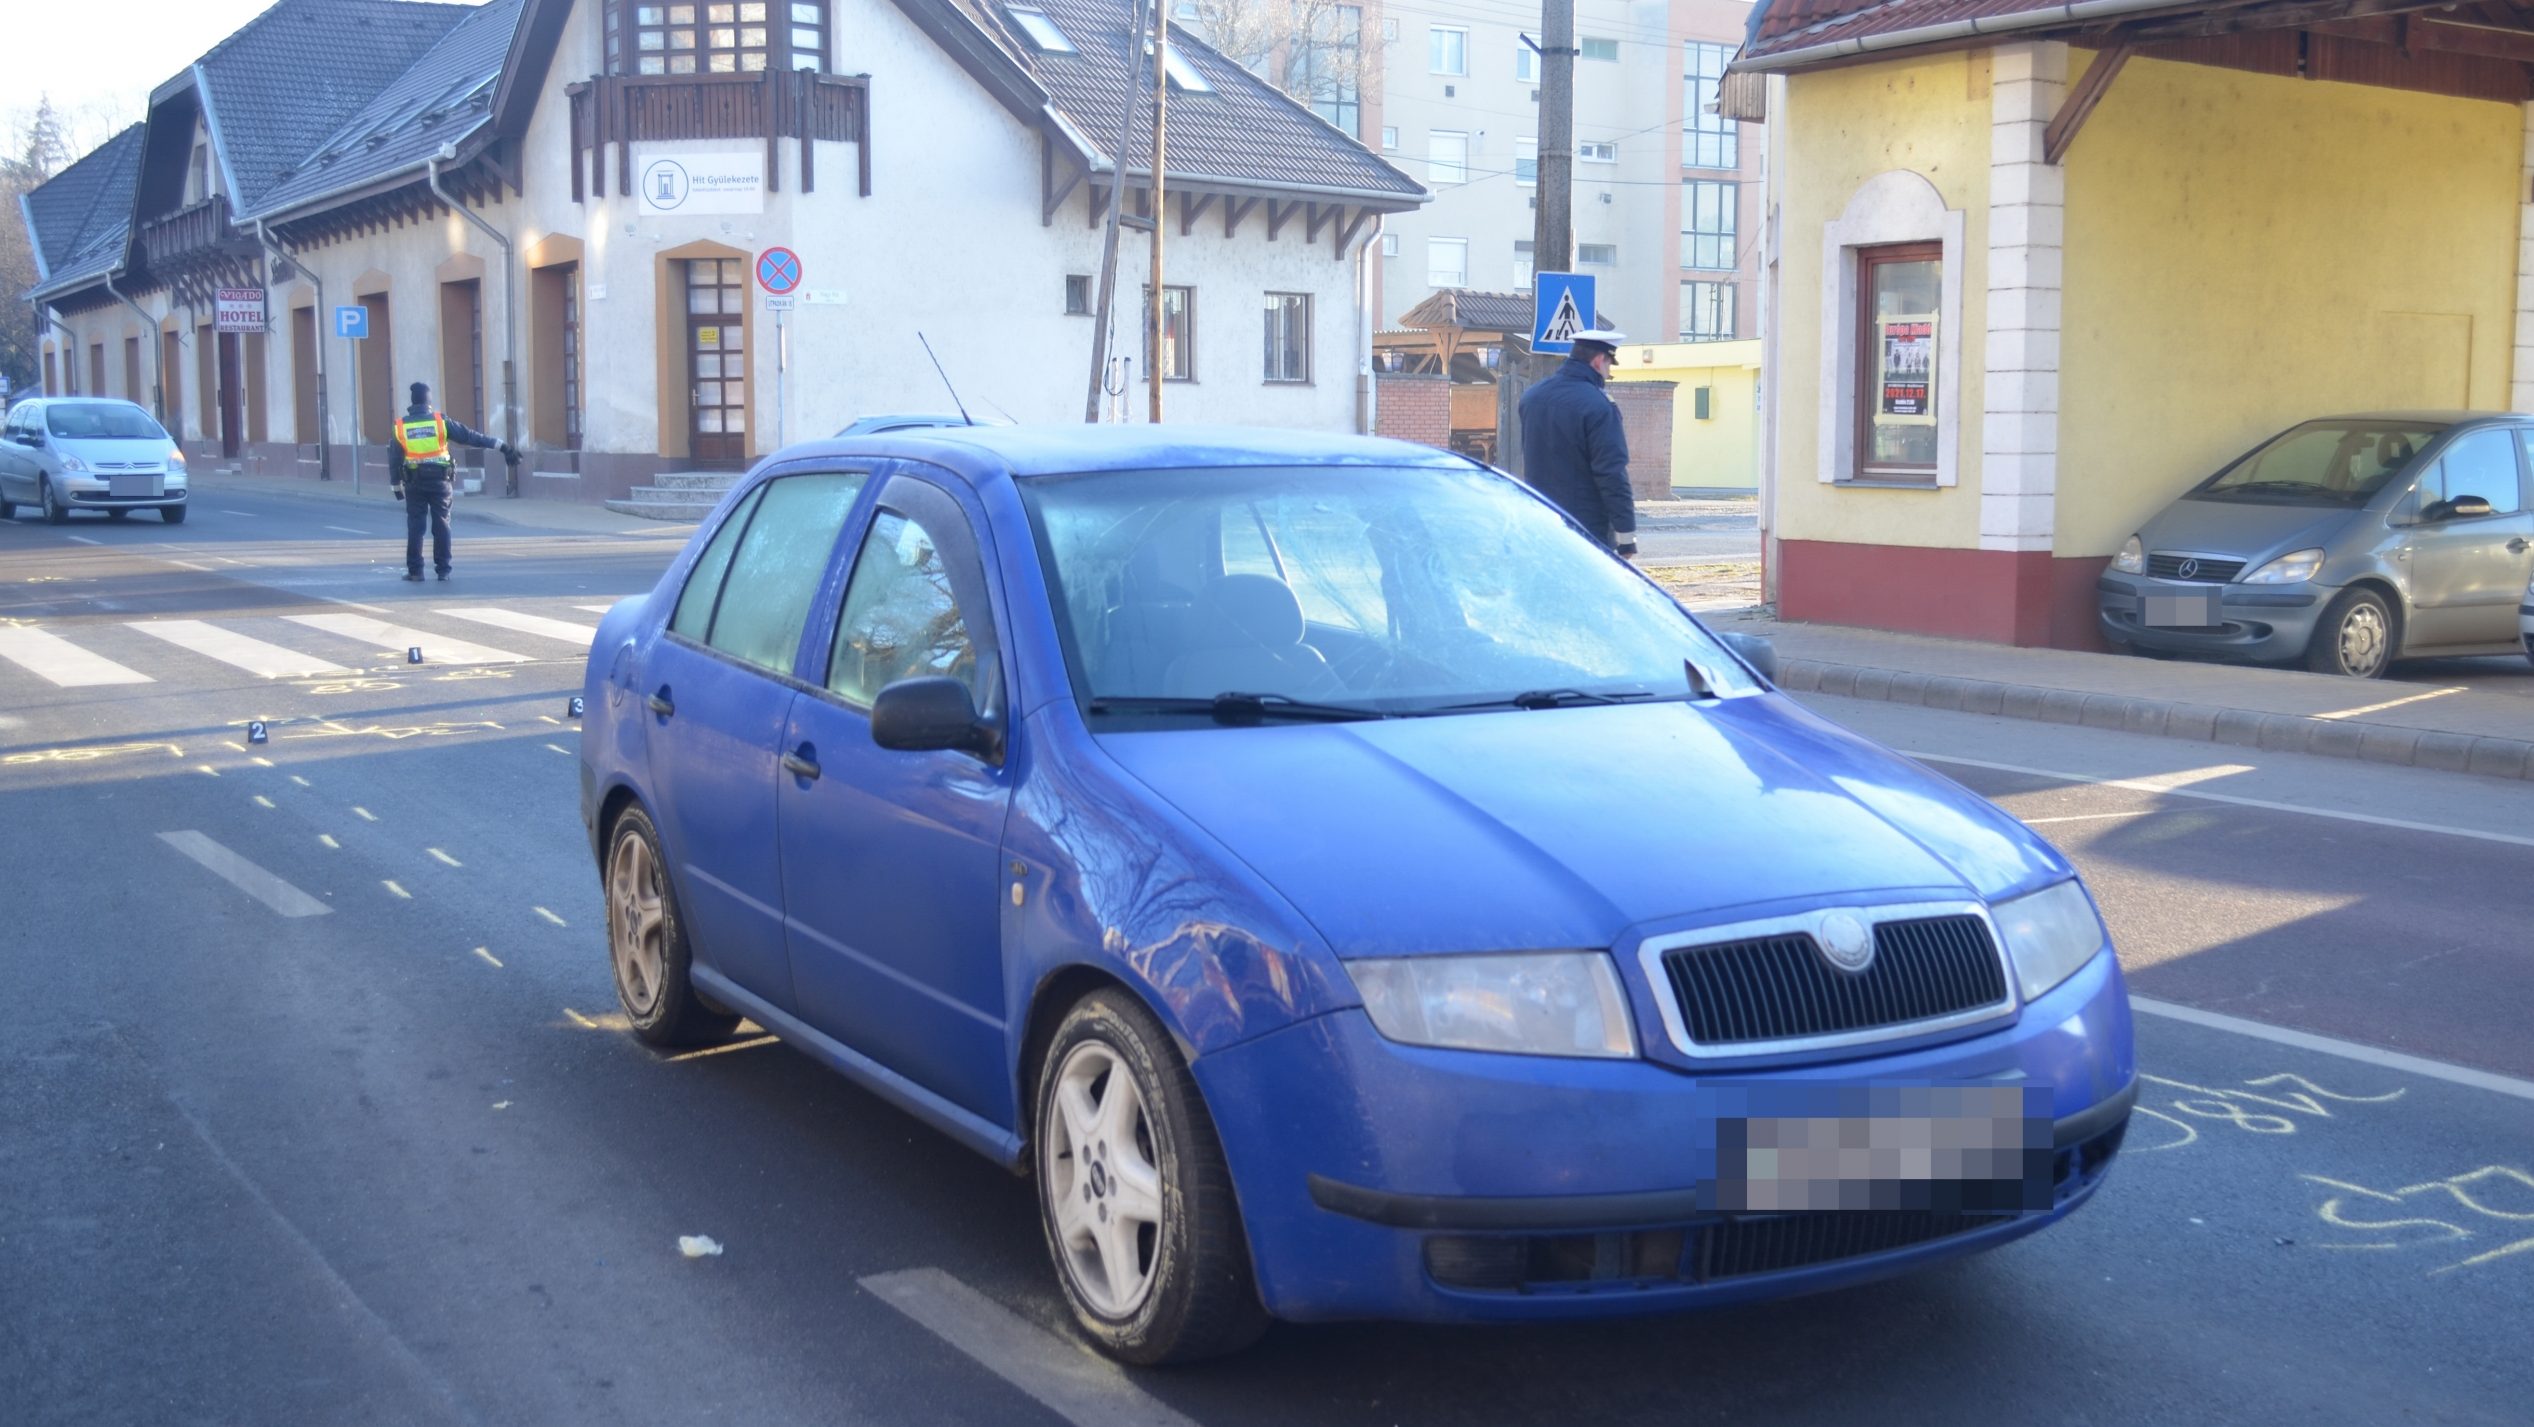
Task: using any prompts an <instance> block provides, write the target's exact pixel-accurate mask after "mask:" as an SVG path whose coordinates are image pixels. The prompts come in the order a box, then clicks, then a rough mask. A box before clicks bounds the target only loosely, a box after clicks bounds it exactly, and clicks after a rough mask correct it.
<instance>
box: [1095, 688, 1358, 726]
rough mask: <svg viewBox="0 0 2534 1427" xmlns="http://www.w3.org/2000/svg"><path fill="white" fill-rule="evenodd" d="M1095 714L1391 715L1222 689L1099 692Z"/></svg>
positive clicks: (1307, 719)
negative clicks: (1201, 694)
mask: <svg viewBox="0 0 2534 1427" xmlns="http://www.w3.org/2000/svg"><path fill="white" fill-rule="evenodd" d="M1088 708H1089V710H1090V711H1091V712H1092V713H1095V714H1130V713H1157V714H1178V713H1184V714H1205V715H1207V716H1209V717H1211V718H1212V719H1213V720H1214V721H1215V722H1216V723H1233V724H1243V723H1265V722H1267V721H1268V720H1270V719H1292V720H1296V721H1299V722H1304V723H1350V722H1353V721H1355V720H1358V719H1372V718H1391V717H1394V715H1392V714H1390V713H1388V712H1386V711H1384V710H1381V709H1370V708H1363V707H1359V706H1357V705H1354V704H1315V703H1312V702H1310V701H1309V700H1307V699H1294V698H1287V697H1286V696H1285V695H1283V694H1249V693H1242V692H1240V691H1238V690H1226V691H1225V692H1223V693H1220V694H1216V695H1215V696H1214V697H1213V698H1210V699H1174V698H1163V697H1160V696H1157V695H1143V694H1134V695H1126V696H1103V697H1100V698H1095V699H1093V700H1092V701H1091V702H1090V704H1089V705H1088Z"/></svg>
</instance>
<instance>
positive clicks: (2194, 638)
mask: <svg viewBox="0 0 2534 1427" xmlns="http://www.w3.org/2000/svg"><path fill="white" fill-rule="evenodd" d="M2211 590H2214V591H2216V592H2217V602H2218V612H2217V623H2215V624H2212V625H2209V626H2207V627H2206V628H2178V629H2176V628H2160V627H2157V626H2154V625H2150V624H2148V623H2146V622H2145V620H2144V619H2143V617H2142V616H2143V614H2144V611H2145V607H2146V597H2147V596H2149V595H2199V594H2206V593H2208V592H2209V591H2211ZM2094 593H2095V599H2096V601H2097V604H2098V606H2099V608H2100V611H2101V622H2102V630H2103V637H2104V638H2105V639H2107V640H2110V641H2111V642H2113V643H2115V644H2128V645H2133V646H2135V647H2137V648H2140V649H2153V650H2157V651H2159V652H2162V653H2168V654H2206V655H2211V656H2215V657H2219V658H2232V659H2251V660H2258V661H2262V662H2286V661H2289V660H2295V659H2302V658H2304V657H2305V650H2306V647H2307V646H2308V645H2309V644H2311V643H2312V642H2313V639H2314V626H2315V625H2316V624H2317V623H2318V622H2319V621H2320V620H2321V619H2322V617H2323V611H2324V609H2325V608H2327V607H2328V606H2329V605H2330V604H2331V601H2332V597H2333V596H2334V595H2336V594H2338V593H2340V591H2338V590H2337V589H2333V588H2329V587H2326V586H2322V585H2315V584H2302V585H2276V586H2266V587H2265V586H2248V585H2208V584H2199V583H2192V582H2188V581H2183V580H2159V579H2156V578H2154V577H2152V576H2147V575H2123V574H2117V573H2113V574H2105V575H2103V576H2101V577H2100V578H2098V579H2097V580H2096V581H2095V582H2094Z"/></svg>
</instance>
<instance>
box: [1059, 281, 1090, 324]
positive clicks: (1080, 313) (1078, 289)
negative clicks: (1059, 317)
mask: <svg viewBox="0 0 2534 1427" xmlns="http://www.w3.org/2000/svg"><path fill="white" fill-rule="evenodd" d="M1065 315H1066V316H1067V317H1088V316H1090V315H1091V279H1090V276H1089V275H1088V274H1084V273H1067V274H1066V275H1065Z"/></svg>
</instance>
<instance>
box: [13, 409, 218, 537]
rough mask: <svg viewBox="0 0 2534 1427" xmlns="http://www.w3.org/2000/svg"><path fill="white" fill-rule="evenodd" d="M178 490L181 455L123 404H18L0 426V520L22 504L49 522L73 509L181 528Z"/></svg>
mask: <svg viewBox="0 0 2534 1427" xmlns="http://www.w3.org/2000/svg"><path fill="white" fill-rule="evenodd" d="M186 485H187V482H186V479H185V453H184V452H183V451H181V450H178V449H177V447H176V443H175V442H174V441H172V440H170V439H169V438H168V435H167V431H166V429H165V428H164V427H162V426H160V425H159V424H158V419H157V418H156V417H153V416H151V415H150V414H149V412H148V411H147V410H146V409H144V408H142V407H139V406H135V405H134V404H132V403H131V402H128V401H117V400H113V399H111V398H106V397H52V398H47V399H44V400H40V401H22V402H19V403H18V404H17V405H15V406H12V407H10V408H9V419H8V423H7V425H6V426H0V520H6V519H9V518H10V517H11V516H14V515H16V514H17V508H18V507H19V506H22V505H26V506H33V507H35V508H36V509H38V510H41V511H43V512H44V518H45V519H46V520H47V521H50V522H51V523H53V524H55V525H60V524H62V523H63V522H64V521H67V520H69V519H70V513H71V512H72V511H74V510H102V511H104V512H105V513H106V514H107V515H108V516H110V517H112V518H114V519H116V520H121V519H123V518H124V517H125V516H128V515H130V514H131V513H132V512H134V511H136V510H155V511H157V512H158V518H159V519H161V520H164V521H166V522H167V523H168V524H170V525H182V524H183V523H184V521H185V496H186V493H187V492H186Z"/></svg>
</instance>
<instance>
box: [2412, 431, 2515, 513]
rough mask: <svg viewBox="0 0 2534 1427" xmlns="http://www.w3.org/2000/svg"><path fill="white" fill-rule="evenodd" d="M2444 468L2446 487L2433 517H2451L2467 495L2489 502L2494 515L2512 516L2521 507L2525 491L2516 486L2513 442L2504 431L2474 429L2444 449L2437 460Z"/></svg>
mask: <svg viewBox="0 0 2534 1427" xmlns="http://www.w3.org/2000/svg"><path fill="white" fill-rule="evenodd" d="M2438 464H2439V465H2440V466H2441V467H2443V468H2444V473H2445V480H2446V488H2445V491H2444V493H2443V495H2442V497H2441V502H2440V504H2439V506H2438V507H2437V508H2436V509H2435V510H2434V511H2433V512H2432V513H2431V514H2430V515H2429V518H2430V519H2432V520H2451V519H2453V518H2454V510H2455V506H2456V504H2457V503H2458V502H2460V501H2462V500H2463V499H2465V498H2466V497H2468V496H2479V497H2480V498H2481V499H2483V500H2485V501H2488V502H2489V503H2490V513H2491V514H2493V515H2513V514H2515V513H2516V512H2517V511H2518V510H2519V509H2521V508H2523V506H2524V503H2525V502H2524V498H2523V497H2524V492H2523V491H2522V490H2520V489H2519V488H2518V486H2519V483H2518V480H2517V471H2516V442H2515V441H2514V440H2512V439H2510V434H2509V433H2508V432H2506V431H2474V432H2471V433H2468V434H2467V435H2465V436H2464V437H2463V439H2461V440H2459V441H2457V442H2456V443H2455V444H2454V445H2452V446H2449V447H2447V448H2446V455H2445V458H2444V459H2443V460H2441V461H2439V462H2438Z"/></svg>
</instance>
